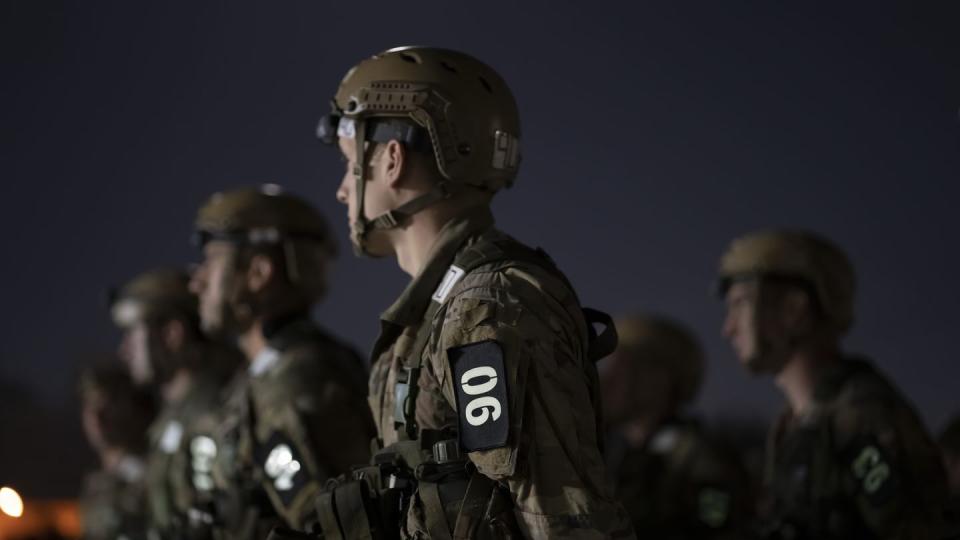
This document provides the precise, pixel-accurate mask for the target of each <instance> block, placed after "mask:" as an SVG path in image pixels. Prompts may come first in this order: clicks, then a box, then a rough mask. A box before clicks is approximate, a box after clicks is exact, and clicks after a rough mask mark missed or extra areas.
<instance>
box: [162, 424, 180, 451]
mask: <svg viewBox="0 0 960 540" xmlns="http://www.w3.org/2000/svg"><path fill="white" fill-rule="evenodd" d="M182 438H183V424H181V423H180V422H177V421H176V420H171V421H169V422H167V426H166V427H165V428H163V435H160V450H162V451H163V453H164V454H173V453H175V452H176V451H177V450H178V449H179V448H180V439H182Z"/></svg>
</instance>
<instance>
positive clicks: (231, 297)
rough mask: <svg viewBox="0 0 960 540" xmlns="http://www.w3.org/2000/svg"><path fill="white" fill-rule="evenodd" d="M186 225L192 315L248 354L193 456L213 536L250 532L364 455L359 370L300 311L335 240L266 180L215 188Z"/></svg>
mask: <svg viewBox="0 0 960 540" xmlns="http://www.w3.org/2000/svg"><path fill="white" fill-rule="evenodd" d="M196 231H197V235H198V240H199V242H200V244H201V245H202V246H203V262H202V264H200V265H199V267H198V268H197V269H196V271H195V273H194V275H193V282H192V288H193V289H194V290H195V291H196V292H197V293H198V294H199V296H200V317H201V324H202V326H203V329H204V331H205V332H207V333H208V334H211V335H216V336H224V337H232V338H235V339H236V340H237V342H238V343H239V346H240V348H241V350H242V351H243V353H244V355H245V357H246V359H247V364H248V365H247V370H246V371H247V374H246V375H245V376H242V377H239V378H238V379H237V380H236V381H235V382H234V383H232V384H231V385H230V389H229V391H228V394H229V397H228V398H227V399H228V401H227V404H226V406H225V409H224V411H223V413H222V414H221V415H219V416H217V417H213V418H208V419H207V420H208V425H207V429H208V432H209V433H210V438H209V439H207V440H206V441H205V443H204V444H202V445H198V446H197V447H196V448H192V450H193V451H194V452H195V455H194V458H193V463H195V464H199V465H201V466H202V467H203V468H205V469H209V464H211V463H212V465H213V469H212V474H213V480H214V482H215V483H216V484H217V489H216V493H215V498H214V500H213V502H214V508H215V511H214V512H212V514H213V516H212V518H213V519H214V520H215V523H214V524H215V525H216V530H217V534H218V536H219V537H225V538H230V539H237V538H255V539H257V540H260V539H262V538H265V537H266V535H267V533H268V532H269V530H270V528H271V527H272V526H274V525H275V524H281V525H286V526H289V527H302V526H304V525H305V522H304V518H305V516H308V515H309V516H312V515H313V513H314V511H313V507H312V506H310V503H311V501H312V498H313V494H314V493H315V492H316V490H317V488H318V486H319V485H320V484H321V483H322V482H323V481H324V480H325V479H327V478H328V477H330V476H335V475H338V474H342V473H344V472H346V471H347V470H348V468H349V466H350V465H351V464H353V463H356V462H357V461H358V460H361V461H362V460H364V459H366V458H367V457H368V456H369V454H370V450H369V449H370V439H371V438H372V436H373V423H372V420H371V418H370V412H369V410H368V409H367V408H366V401H365V396H366V386H365V381H366V371H365V367H364V362H363V360H362V359H361V358H360V357H359V356H358V355H357V354H356V353H355V352H354V351H353V349H351V348H350V347H348V346H346V345H345V344H343V343H341V342H340V341H339V340H337V339H336V338H334V337H333V336H331V335H329V334H328V333H326V332H325V331H323V330H321V329H320V328H319V327H317V325H316V324H314V323H313V322H312V321H311V319H310V308H311V307H312V306H313V304H314V303H315V302H317V301H318V300H319V299H320V298H321V297H322V296H323V294H324V292H325V290H326V287H327V273H328V267H329V266H330V263H331V259H332V258H333V255H334V244H333V242H332V239H331V238H330V236H329V233H328V230H327V224H326V222H325V220H324V219H323V218H322V216H320V214H319V213H318V212H317V211H316V210H314V209H313V207H311V206H310V205H309V204H308V203H307V202H305V201H304V200H302V199H300V198H298V197H295V196H293V195H290V194H286V193H282V192H280V190H279V188H277V187H276V186H265V187H264V188H263V189H237V190H233V191H227V192H223V193H217V194H215V195H214V196H213V197H212V198H211V199H210V201H209V202H208V203H207V204H205V205H204V206H203V207H202V208H201V209H200V211H199V213H198V215H197V220H196Z"/></svg>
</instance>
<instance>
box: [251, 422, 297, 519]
mask: <svg viewBox="0 0 960 540" xmlns="http://www.w3.org/2000/svg"><path fill="white" fill-rule="evenodd" d="M256 459H257V461H259V462H260V465H261V467H262V468H263V469H262V470H263V472H264V475H265V478H264V480H265V481H266V484H267V485H268V486H269V489H270V490H271V491H273V492H274V493H275V494H276V495H277V497H279V499H280V501H281V502H282V503H283V505H284V506H285V507H286V506H289V505H290V504H291V503H293V501H294V499H296V497H297V494H298V493H300V490H301V489H302V488H303V487H304V486H306V485H307V483H308V474H307V471H305V470H304V466H303V460H302V459H301V458H300V455H299V452H298V451H297V446H296V445H295V444H293V442H291V441H290V439H288V438H287V437H286V436H284V435H283V434H282V433H280V432H274V433H273V434H272V435H271V436H270V438H269V439H267V441H266V443H265V444H258V445H257V450H256Z"/></svg>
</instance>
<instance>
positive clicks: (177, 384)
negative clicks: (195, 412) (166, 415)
mask: <svg viewBox="0 0 960 540" xmlns="http://www.w3.org/2000/svg"><path fill="white" fill-rule="evenodd" d="M191 380H192V376H191V374H190V371H189V370H186V369H180V370H177V372H176V373H174V374H173V377H171V378H170V380H169V381H167V384H165V385H163V389H162V394H163V401H164V402H165V403H176V402H178V401H180V400H181V399H183V397H184V396H186V395H187V392H188V391H189V390H190V381H191Z"/></svg>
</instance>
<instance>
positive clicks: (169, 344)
mask: <svg viewBox="0 0 960 540" xmlns="http://www.w3.org/2000/svg"><path fill="white" fill-rule="evenodd" d="M160 332H161V339H163V344H164V346H165V347H166V348H167V350H168V351H172V352H175V353H176V352H180V351H182V350H183V345H184V341H185V340H186V334H187V329H186V327H184V325H183V321H181V320H179V319H171V320H169V321H167V322H166V323H164V325H163V327H162V328H161V329H160Z"/></svg>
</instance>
